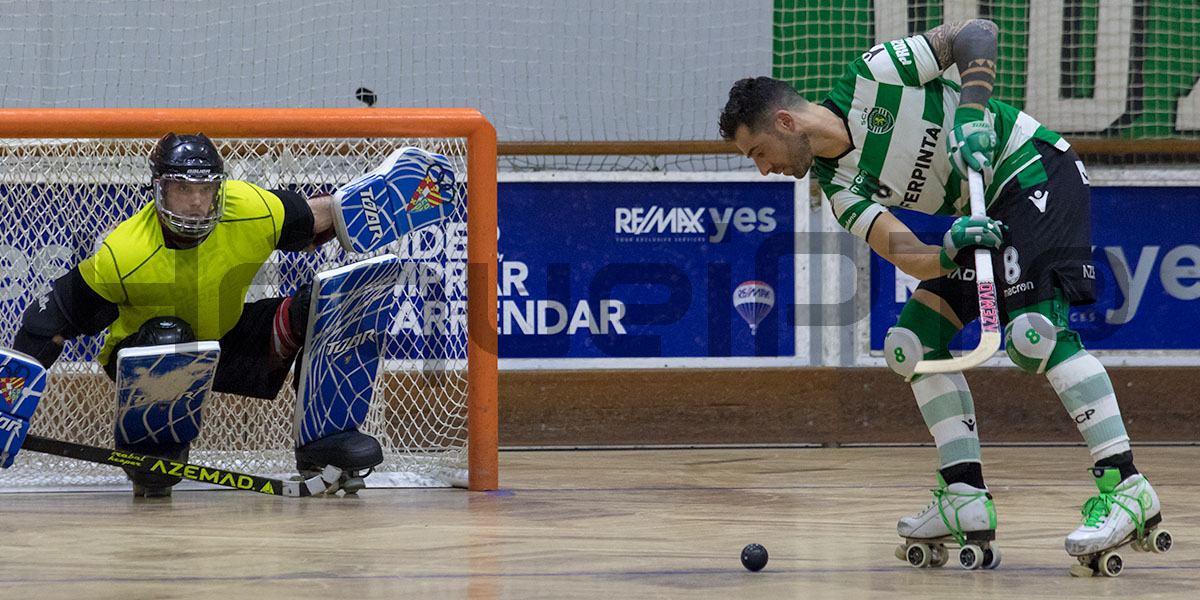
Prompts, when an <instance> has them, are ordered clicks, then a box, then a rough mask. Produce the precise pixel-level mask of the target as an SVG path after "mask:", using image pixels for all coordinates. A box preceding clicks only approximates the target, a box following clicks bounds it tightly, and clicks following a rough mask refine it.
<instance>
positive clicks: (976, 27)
mask: <svg viewBox="0 0 1200 600" xmlns="http://www.w3.org/2000/svg"><path fill="white" fill-rule="evenodd" d="M998 31H999V30H998V28H997V27H996V24H995V23H993V22H991V21H988V20H986V19H972V20H970V21H962V22H959V23H947V24H945V25H939V26H937V27H934V28H933V29H930V30H929V31H927V32H925V34H924V37H925V39H926V40H927V41H928V42H929V47H930V49H932V50H933V55H934V57H935V58H936V59H937V62H938V67H939V68H941V69H943V70H945V69H948V68H950V65H958V73H959V76H960V78H961V79H962V93H961V96H960V99H959V104H958V108H957V109H956V110H955V111H954V129H953V131H951V132H950V135H949V136H948V137H947V138H946V142H947V145H948V147H949V148H948V149H949V151H950V159H951V160H950V163H951V164H952V165H954V168H955V170H956V171H958V174H959V175H960V176H962V177H964V178H965V177H966V169H967V168H968V167H970V168H971V169H974V170H976V171H983V169H984V168H985V167H990V166H992V165H993V164H994V162H995V150H996V146H997V145H998V140H997V139H996V133H995V130H994V128H993V127H992V124H991V122H989V121H985V119H984V111H985V110H986V109H987V103H988V100H989V99H991V97H992V89H993V88H994V87H995V84H996V48H997V45H998Z"/></svg>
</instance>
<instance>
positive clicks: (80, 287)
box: [13, 267, 117, 368]
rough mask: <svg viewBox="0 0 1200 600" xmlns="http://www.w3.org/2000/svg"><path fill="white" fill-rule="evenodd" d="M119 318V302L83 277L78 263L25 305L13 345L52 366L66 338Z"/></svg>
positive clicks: (91, 331)
mask: <svg viewBox="0 0 1200 600" xmlns="http://www.w3.org/2000/svg"><path fill="white" fill-rule="evenodd" d="M116 319H117V305H116V304H115V303H113V302H110V301H109V300H107V299H105V298H104V297H103V296H101V295H100V294H99V293H97V292H96V291H95V290H93V289H92V288H91V286H89V285H88V284H87V282H85V281H84V278H83V276H82V275H81V273H80V268H79V267H75V268H73V269H71V270H70V271H68V272H67V274H66V275H63V276H62V277H59V278H58V280H57V281H55V282H54V287H53V288H52V289H51V290H50V293H49V294H48V295H46V296H44V297H42V298H39V299H36V300H35V301H34V302H33V303H32V304H30V305H29V307H27V308H26V309H25V315H24V316H23V317H22V320H21V328H20V329H18V330H17V335H16V337H15V338H14V339H13V348H14V349H15V350H17V351H19V352H23V353H25V354H28V355H29V356H32V357H34V358H36V359H37V360H38V362H39V363H41V364H42V366H44V367H46V368H49V367H50V365H52V364H54V361H55V360H57V359H58V356H59V354H61V353H62V347H63V342H64V341H66V340H68V339H71V338H73V337H75V336H78V335H81V334H85V335H95V334H97V333H100V332H101V331H104V328H105V327H108V326H109V324H111V323H112V322H113V321H115V320H116Z"/></svg>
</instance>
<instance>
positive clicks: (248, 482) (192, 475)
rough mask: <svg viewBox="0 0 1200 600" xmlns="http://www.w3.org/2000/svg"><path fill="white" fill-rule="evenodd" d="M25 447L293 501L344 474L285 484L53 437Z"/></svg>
mask: <svg viewBox="0 0 1200 600" xmlns="http://www.w3.org/2000/svg"><path fill="white" fill-rule="evenodd" d="M22 448H23V449H24V450H32V451H34V452H41V453H43V454H53V455H56V456H65V457H67V458H74V459H77V460H84V461H88V462H94V463H99V464H102V465H112V466H114V467H129V468H132V469H135V470H137V471H140V472H142V473H155V474H158V475H175V476H178V477H182V478H184V479H190V480H192V481H199V482H201V483H212V484H215V485H220V486H224V487H228V488H234V489H238V490H249V491H251V492H258V493H260V494H268V495H271V496H289V497H293V498H302V497H305V496H313V495H316V494H320V493H322V492H324V491H325V490H327V489H328V488H329V486H331V485H333V484H336V483H337V482H338V479H339V478H340V477H341V475H342V470H341V469H339V468H337V467H334V466H327V467H325V470H323V471H321V474H320V475H316V476H314V477H311V478H309V479H305V480H303V481H283V480H282V479H274V478H271V477H260V476H258V475H247V474H245V473H238V472H236V471H226V470H224V469H215V468H212V467H202V466H200V465H193V464H191V463H181V462H177V461H174V460H171V459H169V458H159V457H156V456H146V455H144V454H135V453H132V452H123V451H121V450H110V449H108V448H98V447H96V446H85V445H83V444H74V443H71V442H64V441H60V440H54V439H50V438H44V437H41V436H37V435H27V436H25V443H24V444H23V446H22Z"/></svg>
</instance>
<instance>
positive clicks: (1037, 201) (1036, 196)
mask: <svg viewBox="0 0 1200 600" xmlns="http://www.w3.org/2000/svg"><path fill="white" fill-rule="evenodd" d="M1049 199H1050V192H1048V191H1046V190H1037V191H1036V192H1034V193H1033V194H1032V195H1030V196H1029V201H1030V202H1032V203H1033V205H1034V206H1036V207H1037V209H1038V212H1041V213H1044V212H1046V201H1047V200H1049Z"/></svg>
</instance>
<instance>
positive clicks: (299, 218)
mask: <svg viewBox="0 0 1200 600" xmlns="http://www.w3.org/2000/svg"><path fill="white" fill-rule="evenodd" d="M271 193H272V194H275V195H276V196H278V197H279V200H280V201H282V202H283V231H282V232H281V233H280V234H279V243H278V244H276V246H275V247H276V248H279V249H280V250H303V249H305V248H307V247H308V245H309V244H311V243H312V241H313V214H312V209H311V208H309V207H308V201H307V200H305V199H304V197H303V196H301V195H300V194H297V193H296V192H293V191H289V190H271Z"/></svg>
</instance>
